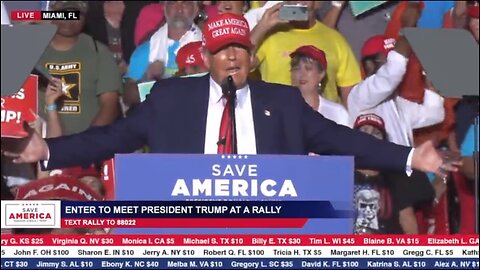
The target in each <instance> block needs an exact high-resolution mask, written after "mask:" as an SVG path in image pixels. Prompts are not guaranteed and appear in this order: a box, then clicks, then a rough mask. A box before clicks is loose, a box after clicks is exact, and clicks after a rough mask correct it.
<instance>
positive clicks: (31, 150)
mask: <svg viewBox="0 0 480 270" xmlns="http://www.w3.org/2000/svg"><path fill="white" fill-rule="evenodd" d="M23 127H24V128H25V130H26V131H28V134H29V135H28V136H27V137H25V138H22V139H16V141H15V149H12V150H10V149H9V151H3V150H4V149H2V154H4V155H5V156H7V157H10V158H13V163H33V162H37V161H41V160H47V159H48V145H47V142H46V141H45V140H44V139H43V138H42V137H41V136H40V134H38V133H37V132H36V131H35V130H33V129H32V128H31V127H30V126H29V125H28V124H27V123H26V122H25V123H24V125H23ZM2 148H3V147H2Z"/></svg>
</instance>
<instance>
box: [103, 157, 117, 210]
mask: <svg viewBox="0 0 480 270" xmlns="http://www.w3.org/2000/svg"><path fill="white" fill-rule="evenodd" d="M114 165H115V164H114V159H113V158H112V159H109V160H106V161H104V162H103V164H102V177H101V180H102V182H103V187H104V188H105V196H104V197H103V199H104V200H105V201H113V200H114V199H115V167H114Z"/></svg>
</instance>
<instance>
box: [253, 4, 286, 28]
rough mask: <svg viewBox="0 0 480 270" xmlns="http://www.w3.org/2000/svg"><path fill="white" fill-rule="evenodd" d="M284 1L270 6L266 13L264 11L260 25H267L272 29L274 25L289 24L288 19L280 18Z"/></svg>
mask: <svg viewBox="0 0 480 270" xmlns="http://www.w3.org/2000/svg"><path fill="white" fill-rule="evenodd" d="M283 5H284V3H283V2H282V3H277V4H275V5H273V6H271V7H270V8H268V9H267V10H266V11H265V13H263V16H262V18H261V19H260V21H259V22H258V24H259V25H263V26H265V27H266V28H267V29H272V28H273V27H275V26H277V25H280V24H288V21H285V20H281V19H280V16H279V15H280V8H281V7H282V6H283Z"/></svg>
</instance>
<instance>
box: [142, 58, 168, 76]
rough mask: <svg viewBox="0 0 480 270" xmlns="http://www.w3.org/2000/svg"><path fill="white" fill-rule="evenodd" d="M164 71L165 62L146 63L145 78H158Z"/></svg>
mask: <svg viewBox="0 0 480 270" xmlns="http://www.w3.org/2000/svg"><path fill="white" fill-rule="evenodd" d="M164 71H165V64H164V63H163V62H162V61H155V62H153V63H150V65H148V69H147V76H146V77H147V80H159V79H161V78H162V75H163V72H164Z"/></svg>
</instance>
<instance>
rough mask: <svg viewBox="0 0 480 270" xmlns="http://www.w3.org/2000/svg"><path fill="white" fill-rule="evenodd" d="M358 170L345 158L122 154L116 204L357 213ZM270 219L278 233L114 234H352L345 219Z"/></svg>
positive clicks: (265, 229) (230, 230)
mask: <svg viewBox="0 0 480 270" xmlns="http://www.w3.org/2000/svg"><path fill="white" fill-rule="evenodd" d="M353 170H354V166H353V158H352V157H343V156H342V157H340V156H291V155H281V156H280V155H194V154H188V155H181V154H168V155H167V154H119V155H116V156H115V174H116V177H115V179H116V184H115V185H116V200H122V201H139V200H143V201H176V200H179V201H229V202H231V201H246V200H248V201H266V200H268V201H272V200H273V201H326V202H329V203H330V204H331V205H332V207H333V208H334V209H335V210H344V211H345V210H346V211H352V208H353V204H352V194H353ZM270 217H271V216H270ZM265 219H266V220H263V221H262V222H266V223H265V224H268V222H276V224H275V226H273V227H275V228H268V225H266V226H263V228H258V227H262V226H254V227H257V228H204V227H202V228H134V229H130V228H129V229H116V230H115V231H116V232H117V233H161V234H190V233H200V234H272V233H279V234H350V233H352V231H353V229H352V228H353V219H352V217H345V216H342V217H338V218H309V219H305V220H304V221H303V222H301V223H300V224H301V226H292V224H294V223H296V222H293V223H292V222H291V221H292V220H286V219H275V218H271V219H269V218H267V217H266V218H265ZM297 221H298V219H297ZM300 221H301V220H300ZM188 222H195V220H194V219H193V220H192V219H188ZM252 222H257V221H256V220H253V221H252ZM279 222H280V223H281V224H285V227H284V228H282V225H281V224H280V225H279V224H278V223H279ZM282 222H283V223H282ZM252 224H253V223H252ZM297 224H298V222H297ZM257 225H258V224H257ZM160 226H161V225H160Z"/></svg>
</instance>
